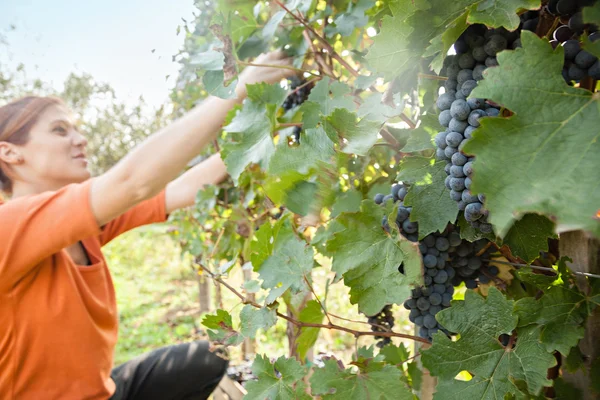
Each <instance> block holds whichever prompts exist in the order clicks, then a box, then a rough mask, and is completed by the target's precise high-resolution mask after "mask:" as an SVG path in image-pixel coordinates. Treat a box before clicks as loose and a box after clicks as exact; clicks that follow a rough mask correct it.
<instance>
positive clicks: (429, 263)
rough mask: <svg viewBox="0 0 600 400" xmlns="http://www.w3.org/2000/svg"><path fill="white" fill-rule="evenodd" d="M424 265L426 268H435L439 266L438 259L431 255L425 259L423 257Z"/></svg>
mask: <svg viewBox="0 0 600 400" xmlns="http://www.w3.org/2000/svg"><path fill="white" fill-rule="evenodd" d="M423 264H424V265H425V268H435V266H436V264H437V258H436V257H435V256H433V255H431V254H427V255H426V256H425V257H423Z"/></svg>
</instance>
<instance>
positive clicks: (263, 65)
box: [238, 61, 319, 76]
mask: <svg viewBox="0 0 600 400" xmlns="http://www.w3.org/2000/svg"><path fill="white" fill-rule="evenodd" d="M238 64H241V65H247V66H250V67H265V68H279V69H289V70H291V71H296V72H302V73H307V74H311V75H314V76H319V75H317V74H315V73H314V72H311V71H307V70H305V69H300V68H295V67H288V66H285V65H276V64H255V63H251V62H246V61H238Z"/></svg>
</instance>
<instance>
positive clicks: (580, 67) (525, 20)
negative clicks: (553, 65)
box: [519, 0, 600, 83]
mask: <svg viewBox="0 0 600 400" xmlns="http://www.w3.org/2000/svg"><path fill="white" fill-rule="evenodd" d="M595 2H596V0H550V1H549V2H548V4H547V5H546V7H544V8H542V9H541V10H531V11H527V12H525V13H523V14H522V15H521V22H522V25H521V26H522V29H523V30H529V31H533V32H535V30H536V28H537V25H538V23H539V20H540V13H543V12H548V13H549V14H551V15H553V16H555V17H557V18H558V22H559V24H558V27H557V28H556V29H555V30H554V32H553V33H552V38H553V39H552V40H551V41H550V43H552V45H553V46H554V48H556V47H558V46H562V47H563V49H564V54H565V63H564V66H563V72H562V74H563V78H564V79H565V81H566V82H568V83H570V82H572V81H575V82H580V81H581V80H582V79H585V78H586V77H588V76H589V77H591V78H592V79H597V80H598V79H600V60H598V58H597V57H596V56H594V55H593V54H591V53H589V52H587V51H585V50H583V49H582V48H581V45H580V42H579V41H580V38H581V37H582V36H583V35H589V36H588V38H589V40H591V41H592V42H595V41H597V40H598V39H600V32H598V26H596V25H593V24H584V23H583V13H582V8H583V7H587V6H592V5H594V3H595ZM519 45H520V43H519Z"/></svg>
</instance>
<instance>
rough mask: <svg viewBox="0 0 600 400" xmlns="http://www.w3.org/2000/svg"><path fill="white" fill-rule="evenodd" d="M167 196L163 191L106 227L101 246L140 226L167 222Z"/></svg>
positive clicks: (101, 234)
mask: <svg viewBox="0 0 600 400" xmlns="http://www.w3.org/2000/svg"><path fill="white" fill-rule="evenodd" d="M165 196H166V190H163V191H162V192H160V193H159V194H157V195H156V196H154V197H152V198H150V199H148V200H145V201H143V202H141V203H139V204H138V205H136V206H135V207H132V208H131V209H130V210H129V211H127V212H126V213H124V214H122V215H121V216H119V217H117V218H115V219H113V220H112V221H110V222H109V223H108V224H106V225H104V226H103V227H102V232H101V233H100V235H99V239H100V244H101V245H102V246H104V245H105V244H107V243H108V242H110V241H111V240H113V239H114V238H116V237H117V236H119V235H121V234H123V233H125V232H127V231H130V230H131V229H134V228H137V227H139V226H143V225H149V224H154V223H158V222H165V221H166V220H167V218H168V215H167V211H166V208H167V207H166V197H165Z"/></svg>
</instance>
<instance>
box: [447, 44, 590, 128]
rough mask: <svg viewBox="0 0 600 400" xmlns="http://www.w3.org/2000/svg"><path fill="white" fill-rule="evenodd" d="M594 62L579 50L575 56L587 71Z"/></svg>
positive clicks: (580, 65)
mask: <svg viewBox="0 0 600 400" xmlns="http://www.w3.org/2000/svg"><path fill="white" fill-rule="evenodd" d="M596 61H598V58H596V57H595V56H594V55H592V54H591V53H588V52H587V51H585V50H581V51H580V52H579V53H577V56H575V64H576V65H577V66H578V67H579V68H581V69H588V68H589V67H591V66H592V65H594V63H595V62H596ZM453 104H454V103H453ZM453 116H454V115H453Z"/></svg>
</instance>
